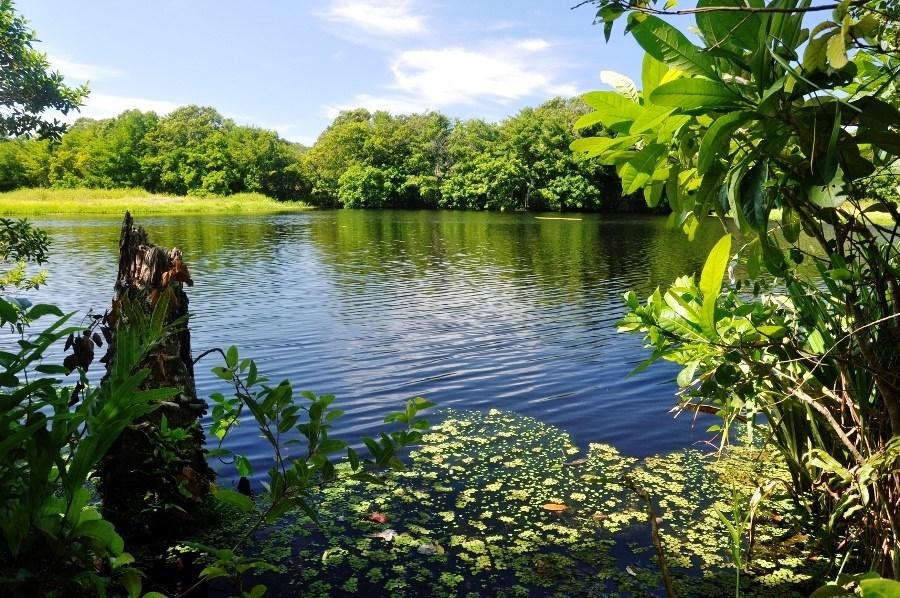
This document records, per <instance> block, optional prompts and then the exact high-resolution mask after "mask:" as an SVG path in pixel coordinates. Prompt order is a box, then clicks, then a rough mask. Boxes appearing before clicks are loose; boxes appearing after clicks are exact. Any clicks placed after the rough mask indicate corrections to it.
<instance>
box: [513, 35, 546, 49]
mask: <svg viewBox="0 0 900 598" xmlns="http://www.w3.org/2000/svg"><path fill="white" fill-rule="evenodd" d="M516 47H517V48H519V49H520V50H525V51H526V52H540V51H541V50H546V49H547V48H549V47H550V42H548V41H547V40H545V39H541V38H539V37H532V38H529V39H523V40H521V41H519V42H518V43H516Z"/></svg>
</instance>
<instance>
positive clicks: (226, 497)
mask: <svg viewBox="0 0 900 598" xmlns="http://www.w3.org/2000/svg"><path fill="white" fill-rule="evenodd" d="M213 496H214V497H215V498H216V500H218V501H220V502H223V503H225V504H227V505H231V506H232V507H237V508H238V509H240V510H241V511H243V512H245V513H249V512H250V511H252V510H253V501H252V500H250V497H249V496H245V495H243V494H241V493H239V492H235V491H234V490H216V491H215V492H213Z"/></svg>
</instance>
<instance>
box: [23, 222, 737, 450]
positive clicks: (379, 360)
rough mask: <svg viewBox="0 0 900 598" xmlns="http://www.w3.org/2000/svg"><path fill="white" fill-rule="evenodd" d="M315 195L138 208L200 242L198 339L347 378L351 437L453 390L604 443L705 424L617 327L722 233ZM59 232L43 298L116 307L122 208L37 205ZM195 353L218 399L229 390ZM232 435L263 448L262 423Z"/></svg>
mask: <svg viewBox="0 0 900 598" xmlns="http://www.w3.org/2000/svg"><path fill="white" fill-rule="evenodd" d="M581 218H582V219H581V220H580V221H569V220H540V219H536V218H535V217H534V215H532V214H494V213H471V212H439V211H438V212H435V211H430V212H408V211H380V212H379V211H317V212H309V213H299V214H287V215H267V216H243V215H241V216H234V215H217V216H184V215H181V216H171V217H169V216H166V217H161V216H154V217H141V218H138V222H139V224H142V225H143V226H144V227H145V228H147V230H148V231H149V233H150V236H151V239H152V240H153V241H154V242H156V243H158V244H161V245H166V246H172V245H177V246H178V247H180V248H181V249H182V250H183V251H184V255H185V260H186V262H187V264H188V265H189V267H190V270H191V274H192V276H193V279H194V281H195V286H194V287H193V288H190V289H188V295H189V297H190V301H191V311H192V314H193V315H192V319H191V332H192V337H193V348H194V352H195V354H197V353H199V352H201V351H203V350H205V349H207V348H210V347H215V346H220V347H226V346H228V345H230V344H237V345H238V346H239V347H240V349H241V354H242V355H243V356H248V357H253V358H255V359H256V360H257V363H258V365H259V367H260V369H261V370H262V371H263V373H265V374H266V375H268V376H269V377H270V378H271V379H272V380H274V381H278V380H280V379H283V378H289V379H291V380H292V381H293V382H294V384H295V388H297V389H298V390H312V391H315V392H317V393H332V394H335V395H337V403H336V404H337V405H338V406H339V407H340V408H342V409H344V410H346V415H345V416H344V417H343V418H342V419H341V420H340V421H339V425H338V426H337V430H336V432H335V435H340V436H342V437H347V438H356V437H358V436H359V435H360V434H371V433H373V432H375V431H377V430H378V429H379V423H380V421H381V419H382V418H383V416H384V414H385V413H386V412H388V411H392V410H396V409H398V408H400V407H401V405H402V402H403V400H404V399H406V398H407V397H411V396H416V395H423V396H426V397H428V398H429V399H431V400H433V401H435V402H437V403H438V404H440V405H441V406H452V407H457V408H465V409H480V410H484V409H488V408H491V407H496V408H499V409H505V410H510V411H515V412H519V413H523V414H526V415H531V416H534V417H537V418H539V419H542V420H544V421H546V422H548V423H550V424H553V425H556V426H560V427H562V428H564V429H565V430H567V431H569V432H570V433H571V434H572V436H573V438H574V440H575V441H576V442H578V443H579V444H582V445H584V444H586V443H587V442H590V441H602V442H608V443H611V444H614V445H616V446H617V447H618V448H619V450H621V451H622V452H623V453H625V454H631V455H635V456H645V455H649V454H652V453H659V452H667V451H671V450H674V449H678V448H681V447H684V446H686V445H689V444H692V443H695V442H697V441H699V440H702V439H703V438H704V437H705V433H704V432H703V429H704V428H705V427H706V426H707V425H708V422H699V423H698V425H697V426H696V429H693V427H692V422H691V421H690V419H689V418H687V417H686V416H682V417H681V418H679V419H678V420H673V418H672V415H671V414H670V413H669V409H670V408H671V406H672V405H673V402H674V393H675V391H676V386H675V383H674V375H675V373H676V370H675V369H674V368H673V367H671V366H668V365H666V364H661V365H658V366H654V367H652V368H650V369H649V370H648V371H645V372H643V373H641V374H639V375H636V376H633V377H628V373H629V372H630V371H631V370H632V369H633V368H634V367H635V366H636V365H637V364H638V363H640V362H641V361H642V360H643V359H645V358H646V357H647V355H648V353H647V352H646V351H645V350H644V349H642V347H641V345H642V341H641V339H640V338H639V337H638V336H635V335H626V334H619V333H617V332H616V330H615V322H616V321H617V320H618V319H619V318H620V317H621V316H622V314H623V303H622V294H623V293H624V292H625V291H626V290H627V289H629V288H634V289H635V290H637V292H638V294H639V295H646V294H648V293H649V292H652V290H653V288H654V287H656V286H657V285H665V284H668V283H670V282H671V281H672V280H673V279H674V278H675V277H676V276H677V275H679V274H683V273H687V272H692V271H696V270H699V268H700V267H701V265H702V263H703V259H704V256H705V255H706V253H707V251H708V250H709V248H710V247H711V245H712V244H713V243H714V242H715V240H716V239H717V238H718V236H719V235H720V232H719V230H718V229H717V227H716V226H715V225H711V226H709V227H707V228H706V230H701V232H700V233H698V238H697V240H695V241H694V242H693V243H690V244H689V243H687V241H686V239H685V238H684V237H683V236H682V235H681V234H680V233H678V232H672V231H669V230H667V229H666V227H665V221H664V219H660V218H653V217H634V216H627V217H610V216H597V215H583V216H581ZM38 224H40V225H41V226H43V227H44V228H46V230H47V231H48V232H49V233H50V235H51V237H52V242H53V244H52V252H51V253H52V258H51V260H50V263H49V264H48V267H47V269H48V271H49V275H50V277H49V283H48V284H47V285H46V287H44V288H43V289H41V290H40V291H39V292H38V293H37V295H38V297H37V298H38V299H39V300H44V301H46V300H50V301H53V302H55V303H57V304H59V305H61V306H62V307H63V308H64V309H66V310H79V311H80V312H82V313H83V312H86V311H87V310H89V309H94V310H97V311H102V310H103V309H105V308H106V306H108V304H109V300H110V297H111V293H112V287H113V283H114V280H115V274H116V265H117V243H118V234H119V229H120V220H118V219H104V218H87V219H85V218H82V219H54V220H39V221H38ZM213 365H216V363H215V361H208V362H207V363H206V364H204V363H202V362H201V363H200V364H199V365H198V369H197V374H198V380H197V382H198V384H197V386H198V391H199V392H200V394H201V396H208V395H209V394H210V393H212V392H216V391H222V392H227V390H228V388H227V385H225V384H224V383H223V382H222V381H221V380H218V379H216V378H214V377H213V376H211V375H210V374H209V368H210V367H212V366H213ZM231 445H232V447H233V448H235V450H238V451H243V452H245V453H248V454H249V455H250V456H253V455H255V454H257V453H264V452H265V451H264V449H263V447H262V445H261V441H260V440H259V439H258V438H257V437H256V435H255V433H254V430H253V428H252V427H251V426H249V425H245V426H243V427H241V428H238V429H237V430H236V432H235V434H234V437H233V439H232V442H231Z"/></svg>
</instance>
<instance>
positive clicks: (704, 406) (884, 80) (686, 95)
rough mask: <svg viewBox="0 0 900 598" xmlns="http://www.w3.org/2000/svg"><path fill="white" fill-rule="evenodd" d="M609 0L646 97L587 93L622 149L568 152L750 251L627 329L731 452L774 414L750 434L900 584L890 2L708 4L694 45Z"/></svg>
mask: <svg viewBox="0 0 900 598" xmlns="http://www.w3.org/2000/svg"><path fill="white" fill-rule="evenodd" d="M597 4H598V8H599V10H598V18H599V20H600V21H602V22H604V23H605V29H606V33H607V36H608V35H609V32H610V31H611V29H612V24H613V23H614V22H615V21H616V20H617V19H618V18H620V17H621V16H623V15H625V14H627V15H628V30H629V32H630V33H631V35H632V36H633V37H634V38H635V40H637V42H638V43H639V44H640V45H641V47H642V48H643V49H644V51H645V52H646V54H647V55H646V56H645V59H644V66H643V72H642V81H641V89H640V92H638V91H637V90H638V87H637V85H636V84H634V83H632V82H629V81H627V80H626V79H625V78H624V77H619V78H618V79H617V87H618V88H619V90H618V92H613V91H601V92H591V93H589V94H586V95H585V97H584V99H585V101H586V102H587V103H588V104H589V105H590V106H591V107H592V108H594V112H592V113H590V114H588V115H586V116H584V117H582V119H581V120H580V121H579V123H578V124H579V125H580V126H590V125H593V124H595V123H597V122H599V123H602V124H603V126H604V127H606V128H607V129H609V130H611V131H614V132H615V133H616V135H615V137H606V138H600V137H596V138H587V139H582V140H579V141H576V142H575V143H574V144H573V149H574V150H575V151H577V152H579V153H581V154H582V155H584V156H586V157H599V159H600V160H601V161H602V162H604V163H607V164H612V165H615V167H616V169H617V171H618V172H619V175H620V176H621V178H622V185H623V188H624V191H625V192H626V193H630V192H634V191H640V190H643V192H644V195H645V198H646V200H647V202H648V203H650V204H654V203H656V202H658V201H659V199H660V197H661V196H663V194H665V196H666V197H667V199H668V202H669V205H670V206H671V208H672V211H673V212H672V216H671V224H672V225H673V226H678V227H681V228H682V229H684V230H685V232H686V233H688V235H692V234H693V233H694V232H695V231H696V229H697V228H698V227H699V226H705V225H707V224H708V222H709V220H710V219H709V218H707V214H709V213H710V212H714V213H715V214H717V215H718V216H719V218H720V219H721V220H722V221H723V222H726V221H727V222H729V223H730V224H729V226H730V227H733V228H734V229H737V230H738V231H739V232H740V233H741V235H742V237H740V238H742V239H743V242H742V244H741V245H740V246H737V247H735V248H734V250H733V249H732V243H731V237H730V236H729V235H726V236H725V237H723V239H722V240H721V241H720V242H719V244H718V245H717V246H716V248H715V249H714V250H713V252H712V253H711V254H710V257H709V259H708V260H707V263H706V266H705V267H704V268H703V271H702V273H701V275H700V278H699V280H697V279H696V278H695V277H689V276H686V277H682V278H680V279H678V280H677V281H676V282H675V284H674V285H673V286H672V287H671V288H669V289H668V290H667V291H666V292H660V291H657V292H656V293H654V294H653V295H652V296H651V297H650V298H649V299H648V300H647V303H646V304H644V305H642V304H640V303H639V302H638V300H637V297H636V296H635V295H634V294H633V293H631V294H629V295H628V296H627V301H628V305H629V309H630V313H629V314H628V315H627V316H626V318H625V320H624V321H623V323H622V326H623V328H624V329H626V330H633V331H640V332H642V333H644V334H645V335H646V338H647V340H648V343H649V346H650V348H652V350H653V354H652V356H651V359H650V360H651V361H652V360H655V359H660V358H662V359H667V360H670V361H674V362H676V363H679V364H681V365H682V366H684V369H683V370H682V372H681V374H679V376H678V381H679V384H680V385H681V386H683V387H684V389H683V392H682V397H683V400H682V407H683V408H685V409H692V410H700V411H709V412H713V413H716V414H717V415H718V416H720V417H721V420H722V421H721V424H719V425H718V426H717V428H716V429H718V430H719V431H720V432H721V434H722V436H721V438H722V441H723V442H726V441H727V440H728V438H729V430H730V428H731V427H732V426H733V425H735V424H736V422H738V421H743V420H746V421H747V422H748V423H749V425H750V426H751V427H752V428H755V426H754V422H755V421H756V418H757V416H760V415H761V416H763V418H764V419H765V421H766V423H767V426H762V427H759V428H757V429H755V430H754V431H755V432H756V433H759V434H762V435H763V436H764V437H765V439H766V440H767V441H768V442H771V443H772V444H773V445H774V446H776V447H777V448H778V449H779V450H780V452H781V455H782V457H783V458H784V459H785V462H786V464H787V466H788V468H789V470H790V473H791V476H792V479H791V484H790V486H789V488H790V491H791V494H792V496H793V498H794V499H795V500H796V501H797V502H798V504H800V505H802V507H803V508H805V509H806V510H807V512H809V513H812V514H813V515H814V517H815V523H814V524H813V525H812V526H811V527H812V528H818V529H816V532H817V534H818V536H819V537H820V540H822V541H826V542H830V547H829V550H831V551H835V550H837V549H841V550H844V551H845V552H846V553H847V556H848V557H850V558H851V559H852V561H854V562H856V563H857V566H858V567H860V568H862V569H867V568H869V567H871V568H875V569H877V570H880V571H881V572H882V573H884V574H888V575H893V576H895V577H900V547H898V544H897V538H898V533H900V510H898V504H900V473H898V472H900V467H898V465H900V378H898V372H900V352H898V351H897V347H898V346H900V286H898V280H900V249H898V244H897V242H896V239H897V233H898V232H900V214H898V206H897V204H896V203H894V202H891V201H887V202H881V203H878V204H875V205H869V204H868V203H865V200H866V192H865V186H864V182H865V181H867V180H868V179H869V178H870V177H873V176H877V175H878V174H881V173H885V172H887V171H888V169H890V168H891V165H892V164H893V163H894V162H895V161H896V160H897V158H898V156H900V111H898V110H897V107H896V98H897V93H898V89H897V86H898V81H900V78H898V75H900V62H898V58H897V50H898V48H897V47H896V45H892V44H893V43H895V42H894V41H892V39H895V38H890V36H889V35H888V34H889V33H890V31H891V29H892V27H894V25H893V24H891V23H890V21H889V20H885V19H884V18H883V15H884V14H886V13H885V10H891V6H890V5H886V4H884V3H881V2H869V1H867V0H858V1H856V2H847V1H844V2H841V3H839V4H834V5H822V6H819V7H811V6H810V5H809V4H808V3H803V2H800V1H797V0H772V1H771V2H769V3H766V4H763V3H762V2H756V3H751V4H749V5H745V4H742V3H738V2H736V1H734V0H701V1H700V2H699V3H698V6H697V8H696V9H688V10H686V11H682V12H687V13H693V14H694V15H695V19H696V27H697V30H698V32H699V36H700V41H701V44H702V45H700V46H696V45H694V44H693V43H692V42H691V41H690V40H689V39H688V38H687V37H686V36H685V35H684V34H683V33H682V32H681V31H680V30H678V29H677V28H675V27H674V26H673V25H671V24H669V23H668V22H667V21H666V20H664V19H662V18H660V16H659V15H666V14H669V13H667V10H666V9H665V8H657V7H656V6H655V5H654V4H653V3H649V4H648V3H643V2H641V3H637V2H635V3H625V2H620V1H618V0H599V1H598V2H597ZM893 4H894V7H893V8H894V9H896V3H893ZM822 9H825V10H828V11H830V15H829V16H830V18H828V16H826V17H825V18H824V19H820V22H818V23H817V24H815V26H814V27H812V29H807V28H805V27H804V15H806V14H810V13H815V14H816V15H821V14H823V10H822ZM810 24H812V23H810ZM730 262H731V263H732V266H731V268H729V263H730ZM761 268H764V269H765V270H766V271H767V273H768V276H760V275H759V274H760V270H761ZM729 269H730V270H731V271H732V273H733V275H734V276H735V278H736V282H735V284H734V285H728V286H726V287H725V288H723V285H722V280H723V277H724V276H725V275H726V273H727V272H728V271H729ZM773 280H774V281H775V282H777V284H774V283H773ZM747 290H749V291H750V292H746V291H747ZM832 554H834V552H832Z"/></svg>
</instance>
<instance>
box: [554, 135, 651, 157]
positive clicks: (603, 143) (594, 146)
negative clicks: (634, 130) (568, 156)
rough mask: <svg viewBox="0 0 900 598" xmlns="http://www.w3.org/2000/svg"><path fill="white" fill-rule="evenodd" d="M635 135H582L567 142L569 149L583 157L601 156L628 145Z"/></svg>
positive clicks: (631, 142) (631, 143)
mask: <svg viewBox="0 0 900 598" xmlns="http://www.w3.org/2000/svg"><path fill="white" fill-rule="evenodd" d="M636 139H637V138H636V137H628V136H619V137H582V138H581V139H576V140H575V141H573V142H572V143H570V144H569V149H570V150H572V151H573V152H575V153H576V154H579V155H580V156H582V157H584V158H595V157H597V156H603V155H604V154H606V153H608V152H612V151H615V150H617V149H620V148H622V147H630V146H631V145H633V144H634V142H635V140H636Z"/></svg>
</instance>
